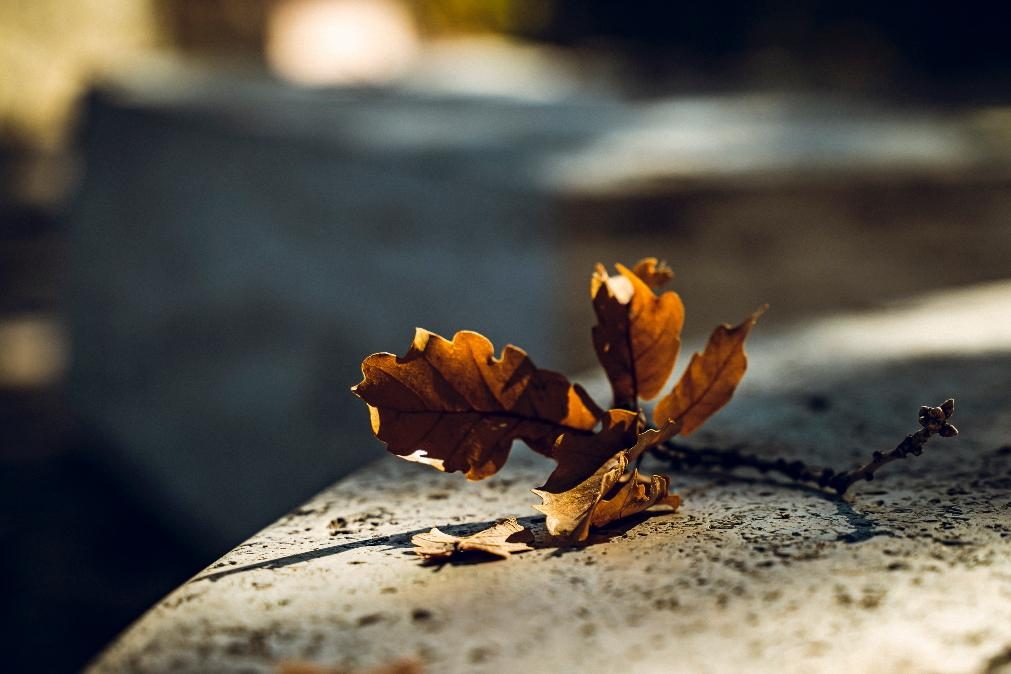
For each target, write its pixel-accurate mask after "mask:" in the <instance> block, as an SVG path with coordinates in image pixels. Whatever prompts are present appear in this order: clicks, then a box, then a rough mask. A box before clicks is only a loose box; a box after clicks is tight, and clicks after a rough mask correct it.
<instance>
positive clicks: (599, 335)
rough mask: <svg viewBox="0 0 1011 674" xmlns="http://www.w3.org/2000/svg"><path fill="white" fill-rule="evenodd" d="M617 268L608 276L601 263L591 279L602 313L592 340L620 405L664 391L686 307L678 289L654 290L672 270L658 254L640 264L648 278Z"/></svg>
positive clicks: (633, 403) (595, 305)
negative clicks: (654, 285) (654, 286)
mask: <svg viewBox="0 0 1011 674" xmlns="http://www.w3.org/2000/svg"><path fill="white" fill-rule="evenodd" d="M616 268H617V270H618V273H619V275H618V276H609V275H608V273H607V270H606V269H605V268H604V266H603V265H597V269H596V271H595V272H594V274H593V277H592V278H591V280H590V296H591V297H592V298H593V309H594V312H595V313H596V315H597V325H595V326H594V327H593V346H594V349H595V350H596V352H597V358H598V360H599V361H600V364H601V365H602V366H603V368H604V371H605V372H606V373H607V378H608V379H609V380H610V382H611V388H612V389H613V391H614V400H615V407H623V408H635V407H636V406H637V403H636V400H637V398H643V399H645V400H649V399H651V398H653V397H655V396H656V395H657V394H659V393H660V390H661V389H662V388H663V385H664V383H665V382H666V381H667V378H668V377H669V376H670V373H671V371H672V370H673V369H674V362H675V361H676V360H677V355H678V350H679V349H680V348H681V328H682V327H683V325H684V319H685V309H684V305H683V304H682V302H681V298H680V297H679V296H678V294H677V293H675V292H673V291H668V292H665V293H663V294H662V295H660V296H659V297H657V296H656V294H655V293H654V292H653V290H652V288H651V285H652V284H654V283H656V284H659V283H661V282H666V280H667V279H669V276H668V274H672V272H670V270H669V269H666V267H662V266H660V267H658V266H657V263H656V260H655V259H653V258H647V259H645V260H641V261H640V262H639V264H637V265H636V269H638V270H639V271H641V272H642V273H644V274H646V275H647V278H648V279H649V282H647V281H644V280H643V279H642V278H640V277H639V276H638V275H637V274H636V272H634V271H632V270H630V269H628V268H627V267H625V266H624V265H621V264H618V265H616ZM665 269H666V271H664V270H665Z"/></svg>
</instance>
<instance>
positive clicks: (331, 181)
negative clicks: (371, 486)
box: [0, 0, 1011, 672]
mask: <svg viewBox="0 0 1011 674" xmlns="http://www.w3.org/2000/svg"><path fill="white" fill-rule="evenodd" d="M1003 9H1005V8H1003V7H1001V6H1000V5H999V4H997V3H994V4H993V5H992V6H991V5H989V4H987V3H982V2H973V1H971V0H970V1H969V2H963V3H960V4H958V5H957V6H950V7H947V8H945V9H944V10H943V11H942V10H940V9H937V10H933V9H931V7H930V5H929V4H926V5H925V4H923V3H912V2H894V3H880V2H871V1H869V0H866V1H865V0H856V1H855V2H849V3H846V4H834V3H823V2H816V1H814V0H800V1H796V0H795V1H793V2H778V1H775V0H771V1H767V2H757V3H756V2H736V1H731V2H724V3H715V4H714V3H710V4H701V5H700V4H698V3H692V4H690V5H689V4H685V5H684V6H681V5H680V4H678V3H671V2H649V1H640V2H635V3H628V2H624V3H622V2H608V1H605V0H579V1H577V0H414V1H407V0H0V577H2V578H3V579H4V581H3V582H4V590H3V593H2V594H3V602H2V604H0V620H2V624H0V629H2V630H3V634H4V635H5V637H6V639H5V641H6V642H7V643H8V644H9V645H8V646H7V647H5V651H7V652H5V659H6V660H7V662H5V665H4V667H3V669H4V670H5V671H21V670H26V671H27V670H31V671H57V672H58V671H74V670H76V669H79V668H80V667H81V666H82V665H83V664H84V663H85V662H86V661H87V659H88V658H90V657H91V656H93V655H94V654H95V653H96V652H97V651H98V650H99V649H100V648H101V647H102V646H104V645H105V644H106V643H108V641H109V640H110V639H112V638H113V637H114V636H115V635H116V633H117V632H118V631H119V630H121V629H122V628H123V627H125V626H126V625H127V624H128V623H129V622H130V621H131V620H133V619H134V618H136V617H138V616H139V614H140V613H141V612H142V611H143V610H145V609H146V608H148V607H149V606H150V605H151V604H152V603H153V602H155V601H156V600H157V599H158V598H160V597H161V596H162V595H163V594H165V593H166V592H167V591H169V590H170V589H172V588H173V587H174V586H175V585H177V584H179V583H180V582H182V581H183V580H185V579H186V578H187V577H189V576H190V575H192V574H193V573H195V572H196V571H198V570H199V569H201V568H202V567H204V566H206V565H207V564H208V563H210V562H211V561H213V560H214V558H215V557H216V556H218V555H220V554H222V553H224V552H225V551H227V550H228V549H229V548H231V547H233V546H234V545H236V544H237V543H239V542H241V541H242V540H243V539H244V538H246V537H247V536H249V535H250V534H252V533H253V532H255V531H256V530H257V529H259V528H261V527H262V526H264V525H266V524H268V523H269V522H271V521H272V520H274V519H276V518H277V517H279V516H280V515H281V514H283V513H284V512H285V511H287V510H290V509H291V508H293V507H295V506H297V505H298V504H299V503H300V502H301V501H302V500H304V499H306V498H307V497H309V496H310V495H312V494H313V493H314V492H316V491H317V490H319V489H321V488H322V487H324V486H325V485H327V484H328V483H330V482H332V481H333V480H334V479H336V478H338V477H340V476H342V475H344V474H346V473H347V472H349V471H350V470H352V469H354V468H355V467H357V466H360V465H362V464H364V463H365V462H367V461H370V460H373V459H375V458H377V457H379V456H381V455H382V449H381V446H380V445H379V444H378V443H377V442H375V441H374V440H373V439H372V438H371V434H370V433H369V429H368V421H367V414H366V412H365V409H364V407H363V405H362V404H361V403H360V402H359V401H357V400H356V399H354V398H353V397H352V396H351V394H350V393H349V391H348V388H349V387H350V386H351V385H352V384H354V383H355V382H357V381H358V379H359V378H360V371H359V369H358V365H359V363H360V361H361V359H362V357H364V356H365V355H367V354H368V353H371V352H374V351H393V352H397V353H403V352H404V351H405V350H406V348H407V346H408V344H409V341H410V339H411V336H412V334H413V329H414V327H415V326H418V325H420V326H424V327H427V328H429V329H432V330H434V331H436V332H439V333H441V334H443V335H445V336H450V335H451V334H452V333H453V332H454V331H456V330H458V329H463V328H470V329H476V330H479V331H481V332H483V333H485V334H486V335H488V336H489V337H490V338H492V340H493V341H494V342H495V344H496V346H498V347H501V346H502V345H503V344H505V343H506V342H513V343H515V344H517V345H519V346H522V347H524V348H526V349H527V350H528V351H529V352H530V353H531V354H532V355H533V357H534V359H535V361H536V362H537V363H538V364H539V365H541V366H544V367H550V368H554V369H562V370H564V371H567V372H570V373H574V372H578V371H582V370H585V369H587V368H590V367H591V366H592V365H593V354H592V351H591V349H590V340H589V338H588V337H589V329H590V325H591V323H592V316H591V309H590V304H589V301H588V300H589V297H588V289H587V281H588V276H589V273H590V270H591V269H592V265H593V263H594V262H597V261H603V262H606V263H609V264H610V263H613V262H615V261H624V262H626V263H630V262H634V261H635V260H636V259H638V258H639V257H642V256H645V255H655V256H658V257H661V258H664V259H666V260H667V261H668V262H669V263H670V264H671V266H672V267H673V268H674V269H675V271H676V272H677V278H676V280H675V286H676V288H677V289H678V290H679V291H680V292H681V293H682V296H683V297H684V299H685V303H686V305H687V306H688V307H689V313H688V323H687V325H686V333H687V336H688V338H689V341H691V340H697V339H700V338H702V337H704V335H705V334H707V333H708V331H709V330H710V329H711V327H712V326H713V325H714V324H715V323H718V322H724V321H728V322H729V321H733V322H736V321H738V320H740V319H741V318H743V317H744V316H745V315H747V313H749V312H750V311H751V310H752V309H753V308H754V307H756V306H758V305H760V304H762V303H764V302H769V303H770V304H772V306H773V309H772V311H771V312H770V313H769V314H768V315H767V317H766V318H765V319H763V327H764V329H765V330H767V331H769V332H770V333H772V332H775V331H776V330H783V329H787V328H788V326H789V325H791V324H796V323H798V322H802V321H804V320H807V319H810V318H812V317H815V316H819V315H826V314H830V313H832V312H837V311H840V310H847V309H854V308H862V307H868V306H877V305H880V304H882V303H887V302H890V301H893V300H898V299H901V298H903V297H906V296H910V295H914V294H917V293H919V292H922V291H927V290H932V289H937V288H945V287H951V286H968V285H971V284H974V283H979V282H984V281H989V280H995V279H1006V278H1008V277H1011V222H1009V216H1011V191H1009V180H1011V87H1009V84H1011V42H1009V40H1008V39H1007V25H1008V23H1007V17H1006V16H1004V14H1003V13H1002V10H1003ZM1009 310H1011V307H1009ZM827 357H830V355H828V356H827ZM11 658H12V659H11ZM11 663H13V664H11Z"/></svg>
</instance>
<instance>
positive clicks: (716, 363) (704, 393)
mask: <svg viewBox="0 0 1011 674" xmlns="http://www.w3.org/2000/svg"><path fill="white" fill-rule="evenodd" d="M766 308H767V307H762V308H760V309H759V310H758V311H756V312H755V313H753V314H752V315H751V316H749V317H748V318H746V319H745V320H744V322H742V323H741V324H740V325H738V326H736V327H730V326H729V325H720V326H718V327H717V328H716V329H715V330H713V333H712V335H710V337H709V342H708V343H707V344H706V348H705V350H704V351H703V352H702V353H696V354H694V355H693V356H692V359H691V362H690V363H689V364H688V369H687V370H685V373H684V374H683V375H682V376H681V379H680V380H679V381H678V383H677V384H676V385H675V386H674V389H673V390H672V391H671V392H670V393H668V394H667V395H666V396H664V397H663V398H661V399H660V402H658V403H657V405H656V408H655V409H654V410H653V420H654V421H655V422H656V423H658V424H659V423H661V422H662V421H666V420H668V419H677V420H678V421H680V422H681V431H680V432H681V434H682V435H689V434H690V433H692V432H693V431H694V430H695V429H697V428H698V427H699V426H701V425H702V424H704V423H705V422H706V420H707V419H709V417H711V416H712V415H714V414H715V413H716V412H718V411H719V410H720V408H722V407H723V406H724V405H726V404H727V403H728V402H730V399H731V398H732V397H733V395H734V391H735V390H736V389H737V385H738V384H739V383H740V382H741V378H742V377H744V372H745V370H747V367H748V358H747V355H746V354H745V353H744V340H745V339H747V337H748V333H749V332H751V328H752V327H753V326H754V325H755V322H756V321H758V318H759V316H761V315H762V314H763V313H764V312H765V310H766Z"/></svg>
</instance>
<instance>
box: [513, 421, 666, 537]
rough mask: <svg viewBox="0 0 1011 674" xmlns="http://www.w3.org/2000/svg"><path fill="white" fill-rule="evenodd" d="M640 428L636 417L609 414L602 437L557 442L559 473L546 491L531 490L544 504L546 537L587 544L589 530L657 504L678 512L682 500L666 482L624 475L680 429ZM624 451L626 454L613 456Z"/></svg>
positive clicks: (539, 507)
mask: <svg viewBox="0 0 1011 674" xmlns="http://www.w3.org/2000/svg"><path fill="white" fill-rule="evenodd" d="M639 425H640V420H639V417H638V415H637V414H636V413H634V412H628V411H626V410H610V411H608V412H607V413H606V415H605V416H604V418H603V429H602V430H601V431H600V432H599V433H597V434H595V435H593V436H590V437H586V436H578V435H569V434H566V435H563V436H561V437H560V438H559V439H558V442H557V446H556V450H555V457H556V458H557V459H558V467H557V468H556V469H555V470H554V472H553V473H552V474H551V476H550V477H549V478H548V480H547V482H545V483H544V485H543V486H541V487H540V488H538V489H534V490H533V492H534V494H536V495H537V496H539V497H540V498H541V505H535V506H534V508H536V509H537V510H539V511H541V512H542V513H544V514H545V515H546V520H545V525H546V527H547V529H548V533H550V534H551V535H552V536H557V537H559V538H565V539H568V540H571V541H573V542H579V541H584V540H586V538H587V536H588V535H589V531H590V527H591V526H592V527H600V526H603V525H605V524H608V523H610V522H613V521H615V520H617V519H621V518H624V517H628V516H630V515H634V514H636V513H638V512H641V511H643V510H645V509H646V508H649V507H651V506H654V505H657V504H667V505H673V506H674V507H675V508H676V507H677V505H678V503H680V500H679V499H678V498H677V496H675V495H669V494H668V493H667V491H668V488H669V480H668V478H667V477H666V476H664V475H654V476H652V477H651V478H644V477H642V476H640V475H639V473H638V471H637V470H634V471H633V472H632V474H631V475H626V473H625V471H626V468H627V467H628V465H629V464H630V462H632V461H634V460H635V459H637V458H638V457H639V455H641V454H642V453H643V452H645V451H646V450H647V449H649V448H650V447H652V446H654V445H656V444H658V443H660V442H663V441H665V440H667V439H669V438H670V437H672V436H673V435H674V434H675V433H677V429H678V427H679V425H678V424H677V423H675V422H673V421H668V422H667V423H665V424H664V425H663V426H662V427H661V428H660V429H657V430H647V431H645V432H642V433H638V432H637V429H638V428H639ZM622 446H624V447H625V449H622V450H619V451H617V452H615V451H614V448H615V447H622Z"/></svg>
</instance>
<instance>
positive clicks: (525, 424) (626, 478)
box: [352, 258, 764, 558]
mask: <svg viewBox="0 0 1011 674" xmlns="http://www.w3.org/2000/svg"><path fill="white" fill-rule="evenodd" d="M616 271H617V274H615V275H610V274H608V272H607V270H606V269H605V268H604V267H603V265H597V268H596V270H595V271H594V272H593V275H592V277H591V279H590V297H591V300H592V302H593V309H594V312H595V314H596V317H597V324H596V325H595V326H593V332H592V334H593V346H594V349H595V351H596V353H597V358H598V360H599V361H600V364H601V366H602V367H603V368H604V371H605V373H606V374H607V377H608V380H609V381H610V383H611V389H612V391H613V393H614V400H613V403H612V405H611V408H610V409H607V410H604V409H601V408H600V407H598V406H597V404H596V403H594V402H593V400H591V399H590V397H589V396H588V395H587V393H586V391H585V390H583V388H582V387H580V386H579V385H578V384H573V383H570V382H569V381H568V379H566V378H565V377H564V376H563V375H561V374H559V373H557V372H551V371H548V370H542V369H540V368H538V367H537V366H535V365H534V363H533V361H531V360H530V358H529V356H527V354H526V352H524V351H523V350H521V349H519V348H517V347H515V346H512V345H507V346H506V347H505V348H504V349H503V350H502V353H501V355H500V356H498V357H496V356H495V350H494V347H493V346H492V344H491V342H490V341H489V340H488V339H487V338H485V337H483V336H482V335H480V334H478V333H476V332H469V331H461V332H458V333H456V335H454V336H453V339H452V340H446V339H444V338H442V337H440V336H438V335H436V334H433V333H431V332H428V331H426V330H423V329H420V328H419V329H418V330H417V332H416V334H415V337H414V341H413V343H412V344H411V347H410V349H408V351H407V354H406V355H404V356H403V357H397V356H395V355H393V354H390V353H376V354H373V355H371V356H369V357H367V358H366V359H365V360H364V361H363V362H362V374H363V375H364V379H363V380H362V382H361V383H359V384H357V385H356V386H355V387H354V388H353V389H352V390H353V391H354V392H355V394H356V395H358V396H359V397H360V398H361V399H362V400H364V401H365V402H366V403H367V404H368V408H369V413H370V415H371V419H372V430H373V432H374V433H375V435H376V437H377V438H379V439H380V440H382V441H383V442H385V443H386V445H387V448H388V449H389V451H390V452H392V453H394V454H396V455H398V456H400V457H402V458H404V459H407V460H409V461H416V462H419V463H427V464H429V465H432V466H434V467H436V468H438V469H439V470H442V471H446V472H456V471H460V472H462V473H464V474H465V475H466V476H467V478H468V479H471V480H480V479H483V478H486V477H488V476H490V475H494V474H495V473H496V472H498V470H499V469H500V468H501V467H502V466H503V464H505V462H506V459H507V458H508V456H509V451H510V448H511V446H512V443H513V441H514V440H517V439H518V440H522V441H523V442H524V443H526V444H527V445H528V446H529V447H530V448H531V449H533V450H534V451H536V452H539V453H540V454H543V455H545V456H548V457H550V458H552V459H554V460H555V461H557V464H558V465H557V467H556V468H555V470H554V472H552V474H551V475H550V476H549V477H548V479H547V481H546V482H545V483H544V484H543V485H542V486H540V487H538V488H537V489H534V490H533V492H534V494H536V495H537V496H539V497H540V499H541V503H540V504H538V505H536V506H534V507H535V508H536V509H537V510H539V511H541V512H543V513H544V514H545V516H546V520H545V522H546V528H547V530H548V533H549V534H550V535H551V536H553V537H556V538H557V539H559V540H560V541H564V542H566V543H573V542H580V541H584V540H586V538H587V536H588V535H589V532H590V529H591V528H592V527H601V526H604V525H606V524H608V523H610V522H613V521H615V520H619V519H622V518H625V517H628V516H630V515H634V514H636V513H639V512H642V511H643V510H646V509H647V508H651V507H653V506H656V505H666V506H671V507H674V508H677V507H678V505H679V503H680V500H679V499H678V497H677V496H676V495H672V494H670V493H669V483H670V480H669V478H668V477H667V476H665V475H651V476H647V475H642V474H640V473H639V472H638V470H637V469H636V468H635V466H636V465H637V464H638V460H639V458H640V457H641V455H642V454H643V453H644V452H646V451H648V450H649V449H650V448H651V447H653V446H655V445H657V444H658V443H661V442H664V441H666V440H668V439H670V438H671V437H673V436H674V435H677V434H682V435H687V434H689V433H692V432H693V431H695V430H696V429H697V428H699V426H701V425H702V424H703V423H704V422H705V421H706V420H707V419H709V417H711V416H712V415H713V414H715V413H716V412H717V411H718V410H719V409H720V408H721V407H723V406H724V405H726V404H727V402H729V401H730V398H731V397H732V396H733V394H734V391H735V389H736V387H737V385H738V384H739V383H740V381H741V378H742V377H743V376H744V372H745V369H746V368H747V357H746V356H745V353H744V341H745V339H746V338H747V336H748V332H749V331H750V330H751V328H752V326H753V325H754V324H755V321H756V320H757V319H758V317H759V316H760V315H761V313H762V311H763V310H764V309H760V310H759V311H756V312H755V313H754V314H752V315H751V316H749V317H748V318H747V319H745V320H744V321H743V322H742V323H741V324H740V325H737V326H735V327H731V326H728V325H722V326H719V327H717V328H716V329H715V330H714V331H713V333H712V335H711V336H710V338H709V341H708V343H707V344H706V347H705V349H704V350H703V351H702V352H701V353H696V354H694V355H693V356H692V359H691V362H690V363H689V365H688V367H687V369H686V370H685V372H684V374H683V375H682V376H681V378H680V379H679V380H678V382H677V383H676V384H675V385H674V387H673V388H672V389H671V390H670V391H669V392H668V393H667V394H666V395H664V396H663V397H661V398H660V400H659V401H658V402H657V404H656V405H655V407H654V410H653V424H654V426H653V427H652V428H650V427H648V426H647V424H646V416H645V414H644V413H643V412H642V410H641V404H642V402H643V401H648V400H652V399H654V398H656V397H657V396H659V395H660V394H661V392H662V391H663V388H664V385H665V384H666V382H667V380H668V379H669V378H670V375H671V373H672V372H673V370H674V366H675V363H676V361H677V356H678V352H679V351H680V348H681V330H682V327H683V325H684V319H685V310H684V305H683V303H682V302H681V298H680V297H679V296H678V294H677V293H676V292H674V291H670V290H668V291H665V292H662V293H660V294H659V295H657V292H656V291H657V290H658V289H659V288H661V287H663V286H664V285H666V284H667V283H668V282H670V280H671V279H672V278H673V272H672V271H671V270H670V268H669V267H667V266H666V265H664V264H663V263H660V262H658V261H657V260H656V259H655V258H646V259H644V260H641V261H639V262H638V263H637V264H636V265H635V266H633V267H632V268H631V269H629V268H627V267H625V266H623V265H620V264H619V265H616ZM630 467H631V470H630ZM507 522H512V523H515V520H510V521H507ZM501 526H502V524H500V525H496V527H493V528H492V529H489V530H488V531H486V532H481V533H480V534H475V535H474V536H472V537H468V538H465V539H457V538H455V537H450V536H447V535H446V534H442V533H441V532H439V531H438V530H433V531H432V532H431V533H429V534H422V535H419V536H416V537H415V539H416V540H415V544H416V545H417V546H418V552H419V554H421V555H422V556H425V557H426V558H431V557H439V556H446V555H452V554H454V553H455V552H457V551H460V550H464V549H484V550H485V551H486V552H490V553H491V554H494V555H497V556H501V557H505V556H508V555H509V553H510V552H512V551H514V550H511V549H510V548H509V546H508V545H505V544H504V542H505V539H501V540H500V538H501V534H502V533H504V530H503V531H496V528H497V527H501ZM510 526H511V525H510ZM515 526H517V527H518V526H519V525H518V524H516V525H515ZM517 533H518V532H517V531H510V532H509V534H508V536H515V535H516V534H517ZM508 536H507V538H508ZM475 539H476V540H475ZM488 540H492V542H491V543H487V541H488ZM510 540H512V541H516V539H510ZM496 541H497V542H496ZM515 544H517V545H526V541H522V542H516V543H515ZM475 546H484V547H483V548H482V547H475Z"/></svg>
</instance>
